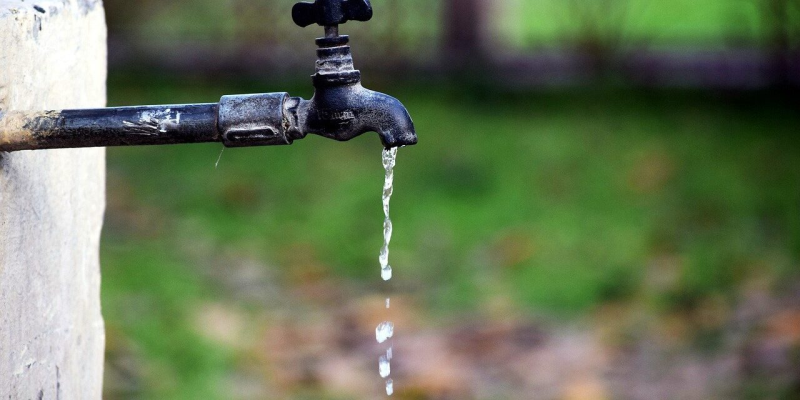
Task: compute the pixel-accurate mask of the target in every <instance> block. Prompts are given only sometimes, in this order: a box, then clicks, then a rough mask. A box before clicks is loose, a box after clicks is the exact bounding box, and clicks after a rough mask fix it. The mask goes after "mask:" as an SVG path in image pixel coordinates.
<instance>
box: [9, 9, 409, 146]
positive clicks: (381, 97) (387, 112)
mask: <svg viewBox="0 0 800 400" xmlns="http://www.w3.org/2000/svg"><path fill="white" fill-rule="evenodd" d="M372 15H373V9H372V5H371V4H370V2H369V0H316V1H314V2H313V3H309V2H301V3H298V4H296V5H295V6H294V8H293V9H292V18H293V20H294V22H295V23H296V24H297V25H299V26H300V27H306V26H309V25H312V24H317V25H320V26H323V27H324V28H325V36H324V37H322V38H319V39H317V41H316V43H317V46H318V50H317V62H316V73H315V74H314V75H313V76H312V79H313V84H314V89H315V92H314V96H313V97H312V98H311V99H310V100H304V99H302V98H300V97H291V96H289V94H288V93H264V94H250V95H232V96H223V97H222V98H221V99H220V101H219V103H211V104H183V105H165V106H136V107H113V108H100V109H82V110H56V111H27V112H26V111H9V112H3V110H0V151H6V152H8V151H18V150H40V149H59V148H80V147H107V146H135V145H166V144H182V143H203V142H222V143H223V144H224V145H225V146H226V147H251V146H275V145H289V144H292V142H294V141H295V140H299V139H303V138H305V137H306V136H307V135H309V134H315V135H320V136H323V137H326V138H330V139H334V140H337V141H348V140H351V139H353V138H355V137H357V136H360V135H362V134H364V133H366V132H377V133H378V135H379V136H380V138H381V142H382V143H383V145H384V147H386V148H387V149H388V148H394V147H401V146H408V145H414V144H416V143H417V135H416V131H415V129H414V123H413V121H412V120H411V116H410V115H409V113H408V111H407V110H406V108H405V107H404V106H403V104H402V103H400V101H399V100H397V99H395V98H394V97H391V96H389V95H386V94H383V93H378V92H374V91H372V90H369V89H366V88H364V87H363V86H362V85H361V72H360V71H358V70H356V69H355V68H354V65H353V57H352V54H351V52H350V46H348V42H349V38H348V36H346V35H339V25H340V24H344V23H346V22H347V21H351V20H353V21H369V20H370V19H372Z"/></svg>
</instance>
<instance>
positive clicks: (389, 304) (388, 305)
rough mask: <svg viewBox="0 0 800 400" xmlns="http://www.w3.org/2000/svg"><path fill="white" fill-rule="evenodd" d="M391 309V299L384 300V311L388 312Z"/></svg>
mask: <svg viewBox="0 0 800 400" xmlns="http://www.w3.org/2000/svg"><path fill="white" fill-rule="evenodd" d="M391 307H392V299H386V309H387V310H388V309H389V308H391Z"/></svg>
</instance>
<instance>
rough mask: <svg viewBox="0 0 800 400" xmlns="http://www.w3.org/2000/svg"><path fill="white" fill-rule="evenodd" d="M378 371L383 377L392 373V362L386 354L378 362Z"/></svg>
mask: <svg viewBox="0 0 800 400" xmlns="http://www.w3.org/2000/svg"><path fill="white" fill-rule="evenodd" d="M378 372H380V374H381V378H388V377H389V375H390V374H391V373H392V367H391V364H390V363H389V359H388V358H386V356H381V358H380V361H379V362H378Z"/></svg>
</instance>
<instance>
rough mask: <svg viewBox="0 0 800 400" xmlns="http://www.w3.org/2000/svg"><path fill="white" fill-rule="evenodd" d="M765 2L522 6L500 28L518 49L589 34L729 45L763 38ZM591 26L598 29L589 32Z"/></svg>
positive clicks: (509, 9) (559, 0)
mask: <svg viewBox="0 0 800 400" xmlns="http://www.w3.org/2000/svg"><path fill="white" fill-rule="evenodd" d="M763 3H764V2H763V1H760V0H707V1H692V0H669V1H666V0H662V1H659V0H592V1H582V0H576V1H563V0H537V1H518V2H513V3H509V5H506V8H505V9H504V12H502V13H501V14H500V15H502V16H503V19H502V22H503V23H502V24H498V25H499V26H498V29H500V30H501V32H504V34H505V35H506V36H507V37H509V38H511V39H512V40H513V41H514V42H515V43H517V44H520V45H537V44H545V45H546V44H548V43H553V42H559V41H564V40H581V39H582V37H583V36H585V35H586V33H587V32H589V33H594V35H593V36H595V37H600V38H609V37H619V39H620V40H621V42H622V44H625V43H634V44H642V43H650V44H662V45H663V44H673V45H675V44H677V45H681V44H691V43H695V44H699V45H709V44H716V45H719V44H724V43H725V42H726V41H730V40H742V39H746V40H757V39H760V38H763V37H764V36H763V35H764V34H765V32H764V29H765V28H766V27H767V26H768V25H765V21H764V19H763V18H764V17H763V14H762V10H763V8H762V7H763V6H762V4H763ZM570 4H581V7H580V8H578V7H575V6H570ZM587 16H588V18H587ZM587 21H589V24H587ZM592 26H594V27H597V28H598V30H595V31H593V30H587V28H591V27H592Z"/></svg>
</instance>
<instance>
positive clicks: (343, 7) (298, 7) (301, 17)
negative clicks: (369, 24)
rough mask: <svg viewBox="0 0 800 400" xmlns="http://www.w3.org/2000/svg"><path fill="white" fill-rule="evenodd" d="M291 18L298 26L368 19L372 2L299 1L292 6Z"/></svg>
mask: <svg viewBox="0 0 800 400" xmlns="http://www.w3.org/2000/svg"><path fill="white" fill-rule="evenodd" d="M292 19H294V23H295V24H297V25H299V26H300V27H303V28H305V27H307V26H309V25H312V24H317V25H321V26H336V25H339V24H343V23H345V22H347V21H364V22H366V21H369V20H370V19H372V4H370V2H369V0H315V1H314V2H313V3H308V2H300V3H297V4H295V5H294V7H293V8H292Z"/></svg>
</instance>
